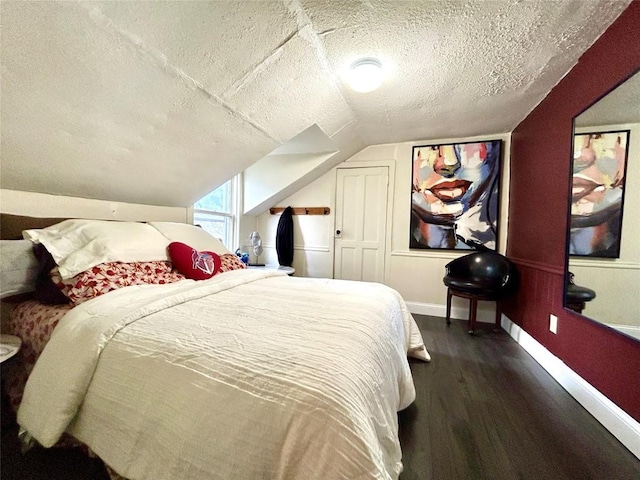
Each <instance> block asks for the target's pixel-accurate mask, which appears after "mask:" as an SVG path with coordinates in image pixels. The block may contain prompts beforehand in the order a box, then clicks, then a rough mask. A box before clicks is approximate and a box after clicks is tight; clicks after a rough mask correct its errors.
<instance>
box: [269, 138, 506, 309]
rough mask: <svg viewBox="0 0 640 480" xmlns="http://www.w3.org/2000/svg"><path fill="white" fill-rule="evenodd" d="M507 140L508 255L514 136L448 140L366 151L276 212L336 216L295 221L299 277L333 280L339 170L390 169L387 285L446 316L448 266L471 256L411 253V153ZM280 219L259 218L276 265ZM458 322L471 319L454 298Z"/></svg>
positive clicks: (502, 238)
mask: <svg viewBox="0 0 640 480" xmlns="http://www.w3.org/2000/svg"><path fill="white" fill-rule="evenodd" d="M487 139H501V140H503V142H504V143H503V163H502V179H501V205H500V225H499V243H498V250H499V251H500V252H502V253H504V252H505V251H506V239H507V212H508V205H507V201H508V198H509V191H508V189H509V151H510V135H509V134H506V133H505V134H496V135H483V136H482V137H471V138H455V139H451V138H447V139H435V140H424V141H418V142H407V143H396V144H386V145H374V146H370V147H367V148H365V149H364V150H362V151H360V152H359V153H357V154H355V155H354V156H352V157H351V158H349V159H348V160H347V161H346V162H343V163H342V164H340V165H338V166H337V167H336V168H334V169H333V170H332V171H331V172H329V173H328V174H326V175H324V176H323V177H321V178H320V179H318V180H316V181H315V182H313V183H312V184H310V185H308V186H307V187H305V188H303V189H302V190H300V191H299V192H297V193H296V194H295V195H292V196H291V197H289V198H287V199H286V200H285V201H283V202H281V203H279V204H278V205H277V206H281V207H285V206H287V205H291V206H292V207H322V206H330V207H331V215H326V216H322V215H320V216H308V217H307V216H294V226H295V233H294V244H295V251H294V265H293V266H294V267H295V268H296V275H302V276H312V277H332V276H333V230H334V227H333V225H334V215H333V214H334V210H335V194H336V180H335V175H336V169H337V168H345V167H348V166H351V167H354V166H380V165H388V166H389V167H390V185H389V199H390V201H392V202H393V208H392V212H393V214H392V216H391V219H390V221H391V224H390V225H389V229H388V231H389V236H390V238H388V239H387V243H389V240H390V248H389V249H388V252H387V255H386V258H385V284H387V285H389V286H391V287H393V288H395V289H396V290H398V291H399V292H400V294H401V295H402V296H403V297H404V299H405V301H407V302H408V303H409V305H410V307H411V309H412V311H414V312H416V313H426V314H433V315H442V316H443V315H444V311H445V310H444V305H445V302H446V288H445V286H444V284H443V283H442V277H443V276H444V271H445V269H444V266H445V265H446V264H447V263H448V262H449V261H451V260H452V259H453V258H457V257H458V256H460V255H463V254H465V253H468V252H455V251H451V250H409V222H410V216H411V213H410V210H411V172H412V169H411V167H412V161H411V158H412V157H411V156H412V147H413V146H415V145H425V144H434V143H452V142H464V141H474V140H487ZM278 219H279V215H270V214H269V213H268V212H267V213H264V214H262V215H260V216H259V217H258V229H259V231H260V233H261V235H262V237H263V239H265V242H264V243H265V246H267V247H268V248H267V249H266V250H268V251H267V256H268V257H267V258H268V260H269V261H270V262H273V263H277V256H276V253H275V232H276V227H277V223H278ZM481 308H482V309H486V311H485V312H481V313H480V315H479V318H480V319H486V320H488V321H492V312H493V308H494V307H493V304H491V303H488V304H487V305H483V306H481ZM453 314H454V316H458V317H463V318H466V315H467V302H466V301H464V300H461V299H456V298H454V311H453Z"/></svg>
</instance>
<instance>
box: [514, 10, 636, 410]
mask: <svg viewBox="0 0 640 480" xmlns="http://www.w3.org/2000/svg"><path fill="white" fill-rule="evenodd" d="M639 25H640V0H634V1H633V2H632V3H631V4H630V5H629V7H628V8H627V9H626V10H625V11H624V12H623V13H622V15H621V16H620V17H619V18H618V19H617V20H616V21H615V22H614V23H613V24H612V25H611V26H610V27H609V29H607V31H606V32H605V33H604V34H603V35H602V36H601V37H600V38H599V39H598V40H597V41H596V42H595V43H594V44H593V45H592V46H591V48H589V50H587V51H586V52H585V53H584V54H583V56H582V57H581V58H580V60H579V61H578V63H577V64H576V66H575V67H574V68H573V69H572V70H571V71H570V72H569V73H568V74H567V76H566V77H565V78H564V79H562V80H561V81H560V83H558V85H556V86H555V87H554V89H553V90H552V91H551V92H550V93H549V95H548V96H547V97H546V98H545V99H544V100H543V101H542V103H540V105H538V106H537V107H536V108H535V109H534V110H533V111H532V112H531V113H530V114H529V116H528V117H527V118H526V119H525V120H523V121H522V123H520V125H518V127H517V128H516V129H515V130H514V131H513V133H512V137H511V185H510V199H509V233H508V242H507V255H508V256H509V257H511V258H512V259H513V260H514V261H515V262H516V264H517V265H518V267H519V270H520V274H521V280H522V281H521V286H520V289H519V291H518V295H517V297H516V298H514V300H513V301H511V302H509V303H508V304H505V306H504V312H505V314H506V315H507V316H508V317H509V318H510V319H511V320H513V321H514V322H515V323H517V324H518V325H520V326H521V327H522V328H523V329H524V330H525V331H526V332H527V333H529V334H530V335H531V336H532V337H534V338H535V339H536V340H537V341H538V342H540V343H541V344H542V345H544V346H545V347H546V348H547V349H548V350H549V351H551V352H552V353H553V354H554V355H556V356H557V357H559V358H560V359H561V360H562V361H564V362H565V363H566V364H567V365H568V366H569V367H570V368H572V369H573V370H574V371H575V372H577V373H578V374H579V375H580V376H581V377H582V378H584V379H585V380H587V381H588V382H589V383H590V384H591V385H593V386H594V387H595V388H597V389H598V390H599V391H600V392H602V393H603V394H604V395H606V396H607V397H608V398H609V399H610V400H612V401H613V402H614V403H616V404H617V405H618V406H619V407H621V408H622V409H623V410H625V411H626V412H627V413H628V414H629V415H631V416H632V417H633V418H635V419H636V420H637V421H640V342H637V341H635V340H632V339H630V338H627V337H625V336H623V335H620V334H618V333H615V332H614V331H612V330H610V329H608V328H607V327H604V326H602V325H600V324H598V323H596V322H592V321H590V320H588V319H585V318H583V317H582V316H580V315H578V314H575V313H572V312H569V311H567V310H564V309H563V308H562V295H563V288H562V287H563V281H564V278H563V272H564V264H565V232H566V226H567V214H568V204H567V202H568V200H567V193H568V185H569V165H570V161H571V144H572V120H573V117H574V116H576V115H578V114H579V113H580V112H581V111H582V110H584V109H585V108H586V107H587V106H589V105H590V104H592V103H593V102H595V101H596V100H598V99H599V98H600V97H601V96H602V95H604V94H606V93H607V92H608V91H609V90H610V89H611V88H613V87H614V86H615V85H617V84H618V83H620V82H621V81H623V80H624V79H625V78H627V77H628V76H629V75H631V74H632V73H633V72H634V71H635V70H636V69H637V68H638V67H639V66H640V33H639V30H638V28H639V27H638V26H639ZM550 313H553V314H555V315H557V316H558V334H557V335H554V334H553V333H551V332H549V327H548V325H549V314H550ZM638 315H640V312H638Z"/></svg>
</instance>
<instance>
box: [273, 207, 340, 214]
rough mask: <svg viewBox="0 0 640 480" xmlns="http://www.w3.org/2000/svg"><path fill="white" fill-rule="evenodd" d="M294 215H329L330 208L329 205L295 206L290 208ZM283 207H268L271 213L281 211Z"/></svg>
mask: <svg viewBox="0 0 640 480" xmlns="http://www.w3.org/2000/svg"><path fill="white" fill-rule="evenodd" d="M292 210H293V214H294V215H329V213H331V209H330V208H329V207H295V208H292ZM283 211H284V207H274V208H270V209H269V213H271V215H275V214H276V213H282V212H283Z"/></svg>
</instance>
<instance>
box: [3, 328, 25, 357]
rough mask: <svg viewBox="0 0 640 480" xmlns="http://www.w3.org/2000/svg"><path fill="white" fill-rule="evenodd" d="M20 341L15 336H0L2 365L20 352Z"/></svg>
mask: <svg viewBox="0 0 640 480" xmlns="http://www.w3.org/2000/svg"><path fill="white" fill-rule="evenodd" d="M21 346H22V340H20V337H16V336H15V335H4V334H1V335H0V363H3V362H5V361H7V360H9V359H10V358H11V357H13V356H14V355H15V354H16V353H18V352H19V351H20V347H21Z"/></svg>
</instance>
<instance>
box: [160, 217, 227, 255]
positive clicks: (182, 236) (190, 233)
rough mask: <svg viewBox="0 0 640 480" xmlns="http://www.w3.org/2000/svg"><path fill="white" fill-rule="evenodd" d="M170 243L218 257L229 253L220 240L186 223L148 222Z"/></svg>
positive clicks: (202, 229)
mask: <svg viewBox="0 0 640 480" xmlns="http://www.w3.org/2000/svg"><path fill="white" fill-rule="evenodd" d="M149 225H151V226H152V227H154V228H157V229H158V231H159V232H160V233H162V234H163V235H164V236H165V237H167V238H168V239H169V240H170V241H171V242H181V243H185V244H187V245H189V246H190V247H192V248H195V249H196V250H198V251H200V252H202V251H207V252H213V253H217V254H218V255H224V254H225V253H231V252H230V251H229V250H228V249H227V247H225V246H224V245H223V244H222V242H221V241H220V240H218V239H217V238H215V237H214V236H212V235H211V234H210V233H209V232H207V231H206V230H205V229H204V228H200V227H197V226H195V225H191V224H188V223H173V222H149Z"/></svg>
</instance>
